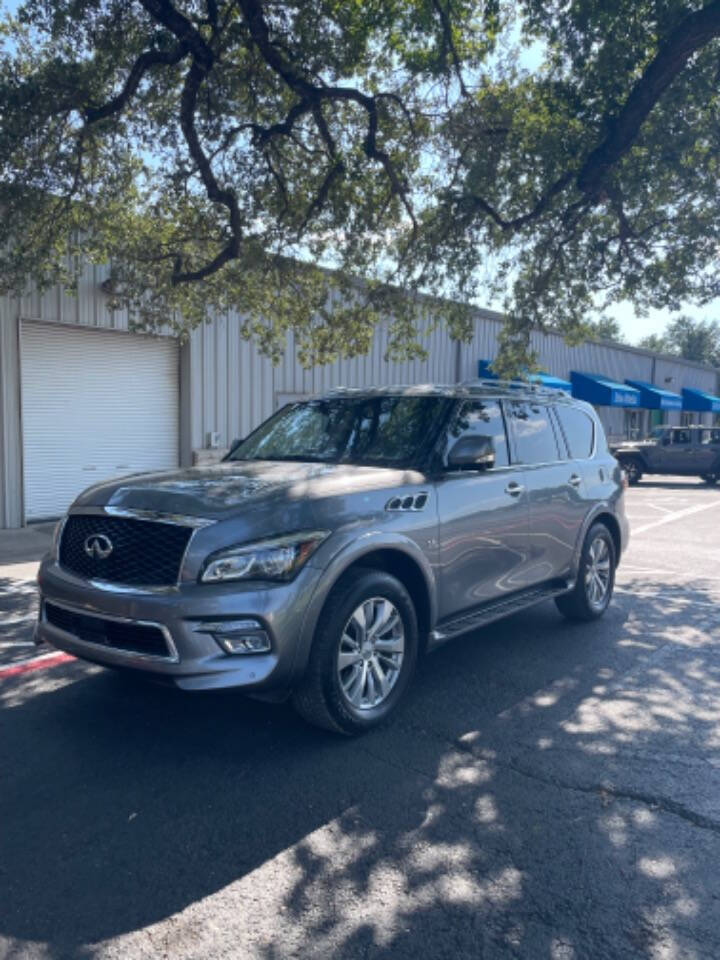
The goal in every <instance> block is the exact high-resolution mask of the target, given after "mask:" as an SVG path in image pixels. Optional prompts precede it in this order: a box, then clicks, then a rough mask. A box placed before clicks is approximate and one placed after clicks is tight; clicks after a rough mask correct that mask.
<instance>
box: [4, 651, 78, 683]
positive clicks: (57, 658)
mask: <svg viewBox="0 0 720 960" xmlns="http://www.w3.org/2000/svg"><path fill="white" fill-rule="evenodd" d="M74 659H75V657H73V656H71V655H70V654H69V653H62V652H60V651H59V652H58V653H41V654H40V656H39V657H33V658H32V659H31V660H21V661H20V663H11V664H10V665H9V666H7V667H0V680H2V679H4V678H5V677H17V676H18V675H19V674H21V673H29V672H30V671H31V670H44V669H45V668H46V667H57V666H59V664H61V663H68V662H69V661H70V660H74Z"/></svg>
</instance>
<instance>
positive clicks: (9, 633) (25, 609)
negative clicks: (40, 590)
mask: <svg viewBox="0 0 720 960" xmlns="http://www.w3.org/2000/svg"><path fill="white" fill-rule="evenodd" d="M36 616H37V586H36V585H35V582H34V581H25V580H14V579H11V578H10V577H0V652H1V651H2V648H3V644H4V643H6V642H9V641H17V640H23V641H24V640H29V639H30V638H31V637H32V632H33V627H34V625H35V618H36Z"/></svg>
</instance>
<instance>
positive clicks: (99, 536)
mask: <svg viewBox="0 0 720 960" xmlns="http://www.w3.org/2000/svg"><path fill="white" fill-rule="evenodd" d="M83 550H84V551H85V553H86V554H87V555H88V556H89V557H93V558H96V559H98V560H105V559H106V558H107V557H109V556H110V554H111V553H112V552H113V545H112V541H111V540H110V538H109V537H106V536H105V534H104V533H91V534H90V536H89V537H86V538H85V543H83Z"/></svg>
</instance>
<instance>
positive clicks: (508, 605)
mask: <svg viewBox="0 0 720 960" xmlns="http://www.w3.org/2000/svg"><path fill="white" fill-rule="evenodd" d="M572 586H573V585H572V583H569V582H568V581H567V580H553V581H551V582H550V583H546V584H543V585H542V586H541V587H535V588H533V589H532V590H524V591H523V592H522V593H519V594H514V595H513V596H512V597H504V598H503V599H501V600H494V601H493V602H492V603H489V604H487V605H486V606H484V607H482V608H481V609H479V610H473V611H472V613H465V614H463V615H462V616H461V617H455V618H454V619H453V620H446V621H445V622H444V623H441V624H440V625H439V626H438V627H437V629H435V630H433V631H431V633H430V642H431V643H433V644H435V643H443V642H444V641H445V640H451V639H452V638H453V637H458V636H460V634H461V633H468V632H469V631H470V630H477V629H478V628H480V627H484V626H485V625H486V624H488V623H492V622H493V621H494V620H499V619H500V618H501V617H509V616H510V615H511V614H513V613H518V612H519V611H520V610H524V609H525V608H526V607H532V606H534V604H536V603H540V602H541V601H543V600H550V599H551V598H552V597H557V596H560V594H562V593H567V592H568V590H571V589H572Z"/></svg>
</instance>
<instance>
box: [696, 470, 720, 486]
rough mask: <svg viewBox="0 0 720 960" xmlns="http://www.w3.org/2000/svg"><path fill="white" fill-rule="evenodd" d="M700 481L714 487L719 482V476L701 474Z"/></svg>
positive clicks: (715, 474)
mask: <svg viewBox="0 0 720 960" xmlns="http://www.w3.org/2000/svg"><path fill="white" fill-rule="evenodd" d="M700 479H701V480H702V481H703V483H707V484H708V486H710V487H714V486H715V484H716V483H717V482H718V480H720V474H717V473H703V474H701V476H700Z"/></svg>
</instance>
